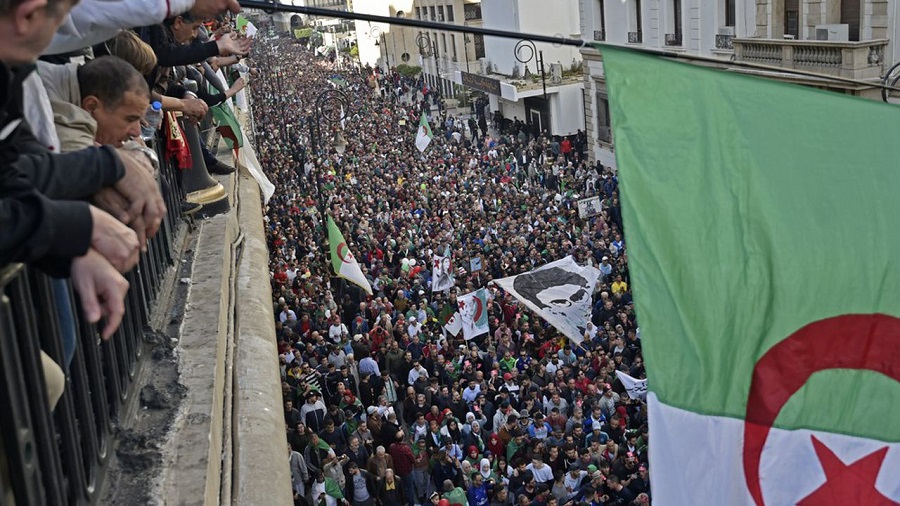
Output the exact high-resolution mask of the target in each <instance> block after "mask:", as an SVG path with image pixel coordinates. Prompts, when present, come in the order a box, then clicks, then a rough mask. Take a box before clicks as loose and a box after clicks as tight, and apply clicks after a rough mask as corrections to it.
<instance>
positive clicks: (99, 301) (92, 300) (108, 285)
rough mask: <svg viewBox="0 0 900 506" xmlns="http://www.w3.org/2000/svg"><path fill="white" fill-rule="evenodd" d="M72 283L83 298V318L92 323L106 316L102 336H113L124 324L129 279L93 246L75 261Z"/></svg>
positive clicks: (106, 337)
mask: <svg viewBox="0 0 900 506" xmlns="http://www.w3.org/2000/svg"><path fill="white" fill-rule="evenodd" d="M72 285H73V286H74V287H75V291H77V292H78V296H79V297H80V298H81V307H82V310H83V311H84V317H85V318H87V320H88V321H89V322H91V323H97V322H98V321H100V317H101V316H102V317H103V318H106V326H105V327H103V331H102V332H101V334H100V335H101V336H102V337H103V339H104V340H107V339H109V338H110V336H112V335H113V332H115V331H116V329H117V328H119V324H120V323H122V316H124V314H125V294H126V293H128V281H126V280H125V278H123V277H122V275H121V274H119V273H118V272H116V269H115V268H113V266H112V265H111V264H110V263H109V262H107V261H106V259H105V258H103V256H102V255H100V253H98V252H97V250H95V249H93V248H91V249H89V250H88V252H87V254H86V255H84V256H82V257H78V258H76V259H75V260H73V261H72Z"/></svg>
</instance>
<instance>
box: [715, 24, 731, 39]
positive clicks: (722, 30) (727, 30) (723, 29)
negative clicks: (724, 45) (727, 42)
mask: <svg viewBox="0 0 900 506" xmlns="http://www.w3.org/2000/svg"><path fill="white" fill-rule="evenodd" d="M718 35H731V36H732V37H734V27H733V26H720V27H719V32H718Z"/></svg>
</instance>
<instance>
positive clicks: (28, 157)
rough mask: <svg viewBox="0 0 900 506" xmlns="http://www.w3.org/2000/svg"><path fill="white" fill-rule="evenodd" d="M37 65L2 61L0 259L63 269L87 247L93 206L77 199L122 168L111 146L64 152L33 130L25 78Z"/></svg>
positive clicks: (65, 271) (58, 271)
mask: <svg viewBox="0 0 900 506" xmlns="http://www.w3.org/2000/svg"><path fill="white" fill-rule="evenodd" d="M33 70H34V68H33V67H25V68H20V69H17V70H16V71H12V70H11V69H10V68H9V67H7V66H6V65H5V64H3V63H0V265H5V264H7V263H10V262H28V263H34V264H36V265H37V266H38V267H39V268H41V269H42V270H44V271H45V272H47V273H49V274H51V275H54V276H60V277H62V276H67V275H68V272H69V268H70V266H71V261H72V258H74V257H78V256H82V255H84V254H85V253H87V250H88V248H89V247H90V240H91V231H92V221H91V216H90V210H89V206H88V204H87V203H86V202H83V201H80V200H78V199H83V198H87V197H88V196H90V195H91V194H93V193H95V192H96V191H98V190H99V189H101V188H102V187H104V186H107V185H111V184H113V183H115V182H116V181H118V180H119V179H121V177H122V176H123V174H124V170H125V169H124V167H123V165H122V163H121V161H120V160H119V158H118V156H116V154H115V152H114V151H113V150H112V149H111V148H109V147H101V148H89V149H85V150H81V151H75V152H72V153H67V154H64V155H60V154H55V153H51V152H50V151H49V150H48V149H47V148H46V147H45V146H43V145H41V144H40V143H39V142H38V141H37V140H36V139H35V138H34V136H33V135H32V134H31V131H30V130H29V128H28V125H27V124H26V123H25V121H24V118H23V115H22V82H23V81H24V79H25V78H26V77H27V76H28V75H29V74H30V73H31V72H32V71H33Z"/></svg>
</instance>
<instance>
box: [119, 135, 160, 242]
mask: <svg viewBox="0 0 900 506" xmlns="http://www.w3.org/2000/svg"><path fill="white" fill-rule="evenodd" d="M118 153H119V158H121V159H122V163H123V164H124V165H125V177H123V178H122V179H120V180H119V181H118V182H117V183H116V184H115V186H114V187H113V188H114V189H115V190H116V192H118V193H119V194H120V195H121V196H123V197H124V198H125V199H126V200H128V215H129V217H130V219H129V221H127V222H125V221H123V223H129V224H130V225H131V228H132V229H134V231H135V232H136V233H137V236H138V242H139V243H140V246H141V251H146V250H147V239H150V238H151V237H153V236H154V235H155V234H156V232H157V231H158V230H159V226H160V224H162V220H163V218H165V216H166V204H165V202H164V201H163V198H162V195H161V194H160V192H159V185H158V184H157V183H156V178H155V177H154V175H153V172H154V171H153V165H152V164H151V163H150V160H148V159H147V155H145V154H144V153H141V152H140V151H130V150H118Z"/></svg>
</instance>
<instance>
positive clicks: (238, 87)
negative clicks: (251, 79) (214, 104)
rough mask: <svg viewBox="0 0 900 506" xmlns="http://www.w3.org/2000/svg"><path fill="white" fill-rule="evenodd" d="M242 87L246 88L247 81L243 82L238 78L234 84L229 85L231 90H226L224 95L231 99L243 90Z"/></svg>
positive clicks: (241, 78)
mask: <svg viewBox="0 0 900 506" xmlns="http://www.w3.org/2000/svg"><path fill="white" fill-rule="evenodd" d="M244 86H247V81H246V80H244V78H243V77H239V78H237V80H236V81H235V82H234V84H232V85H231V88H228V92H227V93H225V95H226V96H228V98H231V97H233V96H235V95H237V94H238V92H240V91H241V90H243V89H244Z"/></svg>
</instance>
